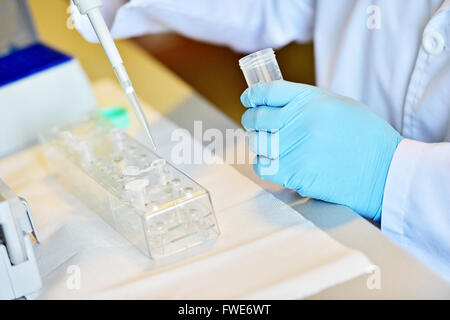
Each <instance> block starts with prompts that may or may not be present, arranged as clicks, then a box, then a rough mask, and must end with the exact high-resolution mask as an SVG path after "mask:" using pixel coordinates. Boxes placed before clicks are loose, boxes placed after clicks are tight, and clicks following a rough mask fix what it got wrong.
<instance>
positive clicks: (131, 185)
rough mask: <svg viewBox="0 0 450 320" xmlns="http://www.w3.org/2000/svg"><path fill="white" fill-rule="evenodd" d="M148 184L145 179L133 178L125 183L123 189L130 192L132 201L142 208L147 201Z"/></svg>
mask: <svg viewBox="0 0 450 320" xmlns="http://www.w3.org/2000/svg"><path fill="white" fill-rule="evenodd" d="M148 185H149V181H148V180H147V179H135V180H132V181H130V182H128V183H127V184H126V185H125V190H127V191H128V192H129V193H130V195H131V197H132V199H133V202H134V203H135V204H136V205H137V206H138V207H140V208H144V207H145V206H146V204H147V202H148V194H147V187H148Z"/></svg>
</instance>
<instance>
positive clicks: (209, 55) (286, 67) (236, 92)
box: [133, 34, 315, 123]
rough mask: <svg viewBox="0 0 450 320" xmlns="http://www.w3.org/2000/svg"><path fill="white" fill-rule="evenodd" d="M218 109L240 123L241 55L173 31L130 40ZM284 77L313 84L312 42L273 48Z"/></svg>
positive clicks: (243, 80)
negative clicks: (239, 61)
mask: <svg viewBox="0 0 450 320" xmlns="http://www.w3.org/2000/svg"><path fill="white" fill-rule="evenodd" d="M133 40H134V41H136V42H137V43H138V44H139V45H140V46H141V47H142V48H144V49H145V51H146V52H148V54H151V55H152V56H154V57H155V58H156V59H158V60H159V61H160V62H162V63H163V64H164V65H165V66H166V67H168V68H169V69H171V70H172V71H173V72H174V73H176V74H177V75H178V76H179V77H181V78H182V79H183V80H184V81H186V82H187V83H188V84H189V85H190V86H192V87H193V88H194V89H195V90H196V91H197V92H198V93H200V94H201V95H203V96H204V97H205V98H206V99H208V100H209V101H210V102H212V103H213V104H214V105H216V106H217V107H218V108H219V109H220V110H221V111H222V112H224V113H225V114H227V115H228V116H229V117H231V118H232V119H233V120H235V121H236V122H238V123H240V119H241V115H242V112H243V110H244V109H243V107H242V105H241V103H240V101H239V97H240V95H241V93H242V91H243V90H245V88H246V87H247V85H246V83H245V79H244V77H243V75H242V72H241V69H240V68H239V66H238V60H239V59H240V58H241V57H243V56H244V55H243V54H240V53H237V52H234V51H232V50H231V49H229V48H226V47H220V46H215V45H211V44H208V43H204V42H199V41H194V40H191V39H188V38H185V37H182V36H180V35H177V34H158V35H147V36H143V37H138V38H135V39H133ZM276 56H277V60H278V64H279V65H280V68H281V72H282V73H283V77H284V79H285V80H289V81H295V82H303V83H308V84H314V83H315V79H314V59H313V45H312V44H297V43H291V44H289V45H287V46H285V47H284V48H282V49H280V50H277V51H276Z"/></svg>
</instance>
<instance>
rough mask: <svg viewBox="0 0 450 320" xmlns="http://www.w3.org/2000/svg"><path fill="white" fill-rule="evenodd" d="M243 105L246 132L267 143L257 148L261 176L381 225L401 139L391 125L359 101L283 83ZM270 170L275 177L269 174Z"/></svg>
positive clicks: (246, 97) (245, 97)
mask: <svg viewBox="0 0 450 320" xmlns="http://www.w3.org/2000/svg"><path fill="white" fill-rule="evenodd" d="M241 101H242V104H243V105H244V106H246V107H247V108H248V109H247V111H246V112H245V113H244V114H243V115H242V125H243V126H244V128H245V129H246V130H247V131H251V136H252V137H253V138H256V140H258V139H259V140H260V141H257V143H256V144H252V143H251V144H250V149H251V150H252V151H253V152H256V153H257V154H258V157H257V162H256V163H255V165H254V169H255V171H256V173H257V174H258V175H260V176H261V177H262V178H264V179H268V180H271V181H273V182H275V183H278V184H280V185H283V186H284V187H286V188H289V189H294V190H296V191H297V192H298V193H299V194H301V195H302V196H307V197H311V198H315V199H321V200H324V201H328V202H332V203H337V204H342V205H345V206H348V207H350V208H351V209H353V210H354V211H356V212H357V213H359V214H360V215H362V216H363V217H366V218H369V219H373V220H375V221H380V218H381V208H382V202H383V193H384V186H385V183H386V178H387V174H388V170H389V166H390V163H391V160H392V157H393V155H394V152H395V150H396V148H397V145H398V144H399V143H400V141H401V139H402V137H401V136H400V134H399V133H398V132H397V131H395V130H394V129H393V128H392V127H391V126H390V125H389V124H388V123H387V122H386V121H384V120H383V119H382V118H381V117H379V116H378V115H376V114H375V113H374V112H372V111H371V110H369V109H368V108H367V107H366V106H365V105H363V104H362V103H359V102H357V101H354V100H351V99H349V98H345V97H342V96H338V95H335V94H333V93H331V92H328V91H326V90H323V89H320V88H317V87H313V86H309V85H304V84H298V83H292V82H287V81H283V80H279V81H274V82H271V83H260V84H258V85H256V86H253V87H251V88H249V89H247V90H245V91H244V93H243V94H242V96H241ZM275 134H276V135H278V137H277V138H278V139H279V145H278V148H276V147H272V148H266V147H265V148H261V142H262V141H261V137H263V136H264V135H267V136H268V141H269V142H270V141H271V138H273V137H274V135H275ZM266 138H267V137H266ZM269 145H270V143H269ZM258 146H259V148H258ZM274 162H276V163H274ZM274 164H276V165H275V166H274ZM269 166H272V167H273V168H277V170H276V172H270V170H264V168H267V167H269Z"/></svg>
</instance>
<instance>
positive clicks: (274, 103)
mask: <svg viewBox="0 0 450 320" xmlns="http://www.w3.org/2000/svg"><path fill="white" fill-rule="evenodd" d="M311 88H312V86H309V85H306V84H302V83H295V82H289V81H284V80H276V81H273V82H269V83H264V82H261V83H258V84H256V85H254V86H252V87H250V88H247V89H246V90H245V91H244V92H243V93H242V95H241V102H242V104H243V105H244V106H245V107H247V108H254V107H257V106H270V107H276V108H280V107H283V106H285V105H286V104H288V103H289V102H290V101H292V99H294V98H295V97H297V96H298V95H299V94H302V93H303V92H307V91H309V90H310V89H311Z"/></svg>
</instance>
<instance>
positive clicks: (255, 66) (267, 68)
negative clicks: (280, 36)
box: [239, 48, 283, 87]
mask: <svg viewBox="0 0 450 320" xmlns="http://www.w3.org/2000/svg"><path fill="white" fill-rule="evenodd" d="M239 66H240V67H241V69H242V72H243V73H244V77H245V80H246V81H247V85H248V86H249V87H251V86H253V85H255V84H257V83H259V82H272V81H274V80H283V76H282V75H281V71H280V67H279V66H278V62H277V59H276V57H275V52H274V51H273V49H272V48H267V49H263V50H260V51H257V52H254V53H252V54H249V55H248V56H245V57H243V58H242V59H239Z"/></svg>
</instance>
